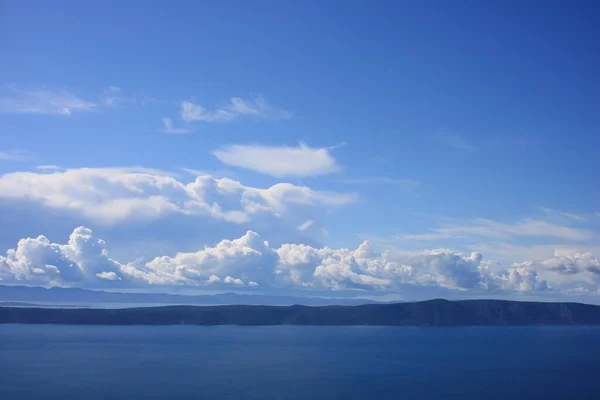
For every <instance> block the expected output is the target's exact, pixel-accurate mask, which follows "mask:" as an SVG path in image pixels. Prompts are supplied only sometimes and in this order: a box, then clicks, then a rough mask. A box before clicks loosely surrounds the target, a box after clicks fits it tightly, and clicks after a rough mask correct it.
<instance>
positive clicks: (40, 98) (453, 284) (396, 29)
mask: <svg viewBox="0 0 600 400" xmlns="http://www.w3.org/2000/svg"><path fill="white" fill-rule="evenodd" d="M599 12H600V6H599V5H598V3H597V2H593V1H579V2H576V3H566V2H564V1H528V2H517V1H503V2H481V1H467V0H461V1H455V2H448V1H379V2H375V3H373V2H367V1H330V2H320V1H308V0H307V1H302V2H291V1H290V2H279V1H264V0H263V1H256V2H242V1H202V2H194V1H179V2H175V3H167V2H146V1H128V2H125V3H123V2H110V1H90V2H79V1H58V2H44V1H37V2H32V1H12V0H0V54H1V55H2V56H1V62H0V137H1V140H0V279H1V281H0V283H3V284H26V285H43V286H66V287H71V286H72V287H84V288H92V289H113V290H148V291H169V292H175V291H183V290H186V291H199V292H201V291H232V290H235V291H240V292H249V293H274V294H288V293H294V294H300V295H306V296H315V295H320V296H331V297H341V296H354V297H369V296H371V297H380V298H394V299H403V300H412V299H423V298H431V297H446V298H471V297H498V298H531V299H543V300H558V299H574V300H579V301H586V302H594V303H600V260H599V259H598V257H599V256H600V205H599V200H600V185H599V184H598V183H599V179H598V178H599V175H600V168H599V167H598V165H597V164H598V149H600V135H599V133H600V132H599V130H600V90H599V89H600V75H599V74H598V73H597V71H599V70H600V53H599V52H598V50H597V38H598V37H599V36H600V28H599V27H598V24H597V16H598V13H599Z"/></svg>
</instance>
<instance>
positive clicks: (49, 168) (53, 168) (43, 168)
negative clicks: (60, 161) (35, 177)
mask: <svg viewBox="0 0 600 400" xmlns="http://www.w3.org/2000/svg"><path fill="white" fill-rule="evenodd" d="M35 169H37V170H38V171H42V172H55V171H62V170H63V169H64V168H62V167H59V166H58V165H37V166H36V167H35Z"/></svg>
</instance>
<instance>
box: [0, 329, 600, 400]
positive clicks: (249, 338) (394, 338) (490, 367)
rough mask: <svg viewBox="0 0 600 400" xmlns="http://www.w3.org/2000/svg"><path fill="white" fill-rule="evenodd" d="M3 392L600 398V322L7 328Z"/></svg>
mask: <svg viewBox="0 0 600 400" xmlns="http://www.w3.org/2000/svg"><path fill="white" fill-rule="evenodd" d="M0 399H2V400H22V399H61V400H64V399H127V400H129V399H315V400H320V399H374V400H377V399H425V400H427V399H462V400H464V399H502V400H505V399H513V400H514V399H528V400H531V399H544V400H547V399H600V327H598V326H596V327H594V326H529V327H452V328H447V327H374V326H352V327H345V326H336V327H327V326H269V327H266V326H263V327H248V326H81V325H78V326H77V325H18V324H7V325H0Z"/></svg>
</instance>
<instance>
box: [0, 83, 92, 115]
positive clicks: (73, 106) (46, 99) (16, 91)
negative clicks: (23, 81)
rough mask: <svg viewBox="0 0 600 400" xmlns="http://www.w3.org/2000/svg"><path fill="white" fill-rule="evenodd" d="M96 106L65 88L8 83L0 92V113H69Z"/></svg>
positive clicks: (87, 109)
mask: <svg viewBox="0 0 600 400" xmlns="http://www.w3.org/2000/svg"><path fill="white" fill-rule="evenodd" d="M97 107H98V104H96V103H94V102H92V101H88V100H84V99H82V98H80V97H78V96H76V95H75V94H73V93H70V92H68V91H66V90H50V89H22V88H18V87H16V86H14V85H9V86H6V87H5V88H4V90H2V92H0V113H14V114H48V115H71V114H72V113H74V112H89V111H93V110H95V109H96V108H97Z"/></svg>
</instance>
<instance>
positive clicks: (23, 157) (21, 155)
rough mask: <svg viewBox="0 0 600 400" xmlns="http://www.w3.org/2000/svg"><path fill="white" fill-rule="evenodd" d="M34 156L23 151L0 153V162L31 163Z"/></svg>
mask: <svg viewBox="0 0 600 400" xmlns="http://www.w3.org/2000/svg"><path fill="white" fill-rule="evenodd" d="M34 158H35V154H33V153H32V152H30V151H24V150H7V151H0V160H4V161H32V160H33V159H34Z"/></svg>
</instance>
